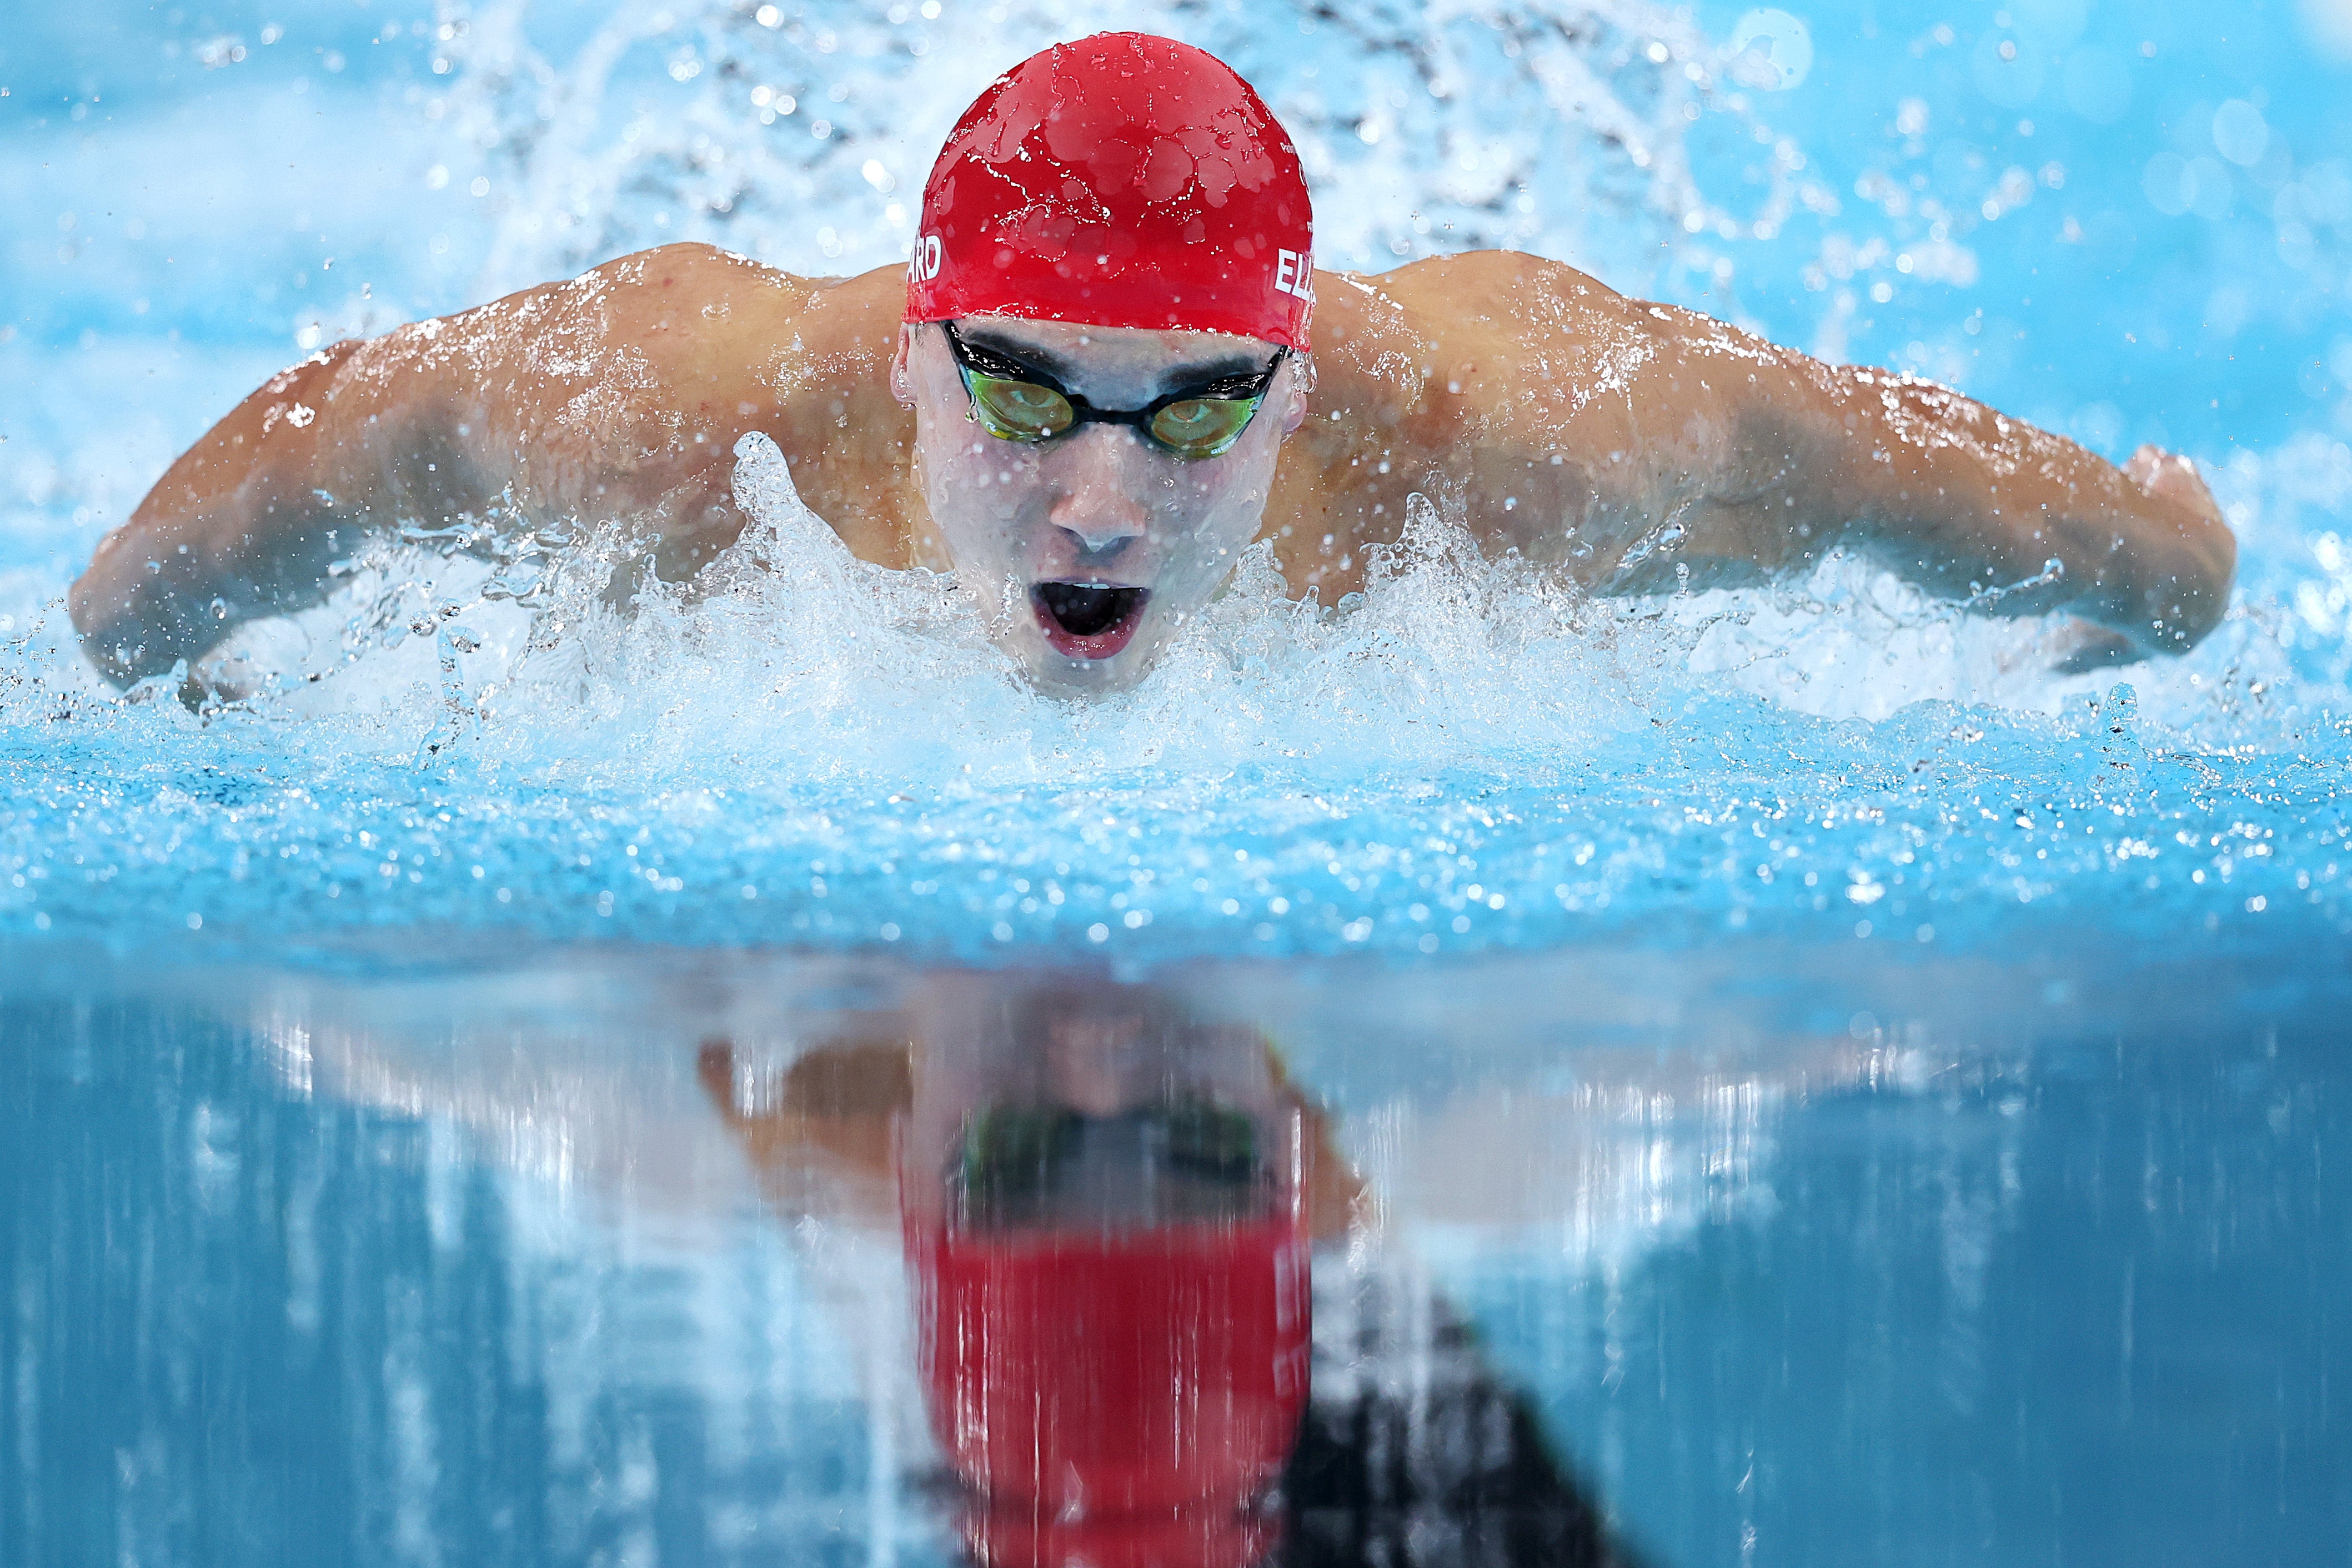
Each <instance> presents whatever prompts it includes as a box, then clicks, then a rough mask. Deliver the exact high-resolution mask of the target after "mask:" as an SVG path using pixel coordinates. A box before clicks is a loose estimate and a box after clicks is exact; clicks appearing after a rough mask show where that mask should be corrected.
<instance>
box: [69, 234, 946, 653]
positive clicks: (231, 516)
mask: <svg viewBox="0 0 2352 1568" xmlns="http://www.w3.org/2000/svg"><path fill="white" fill-rule="evenodd" d="M899 276H900V275H899V273H898V269H896V268H891V269H887V277H886V278H884V279H883V280H882V282H881V283H880V284H878V285H877V283H876V282H875V277H876V275H872V274H869V275H867V277H860V278H856V279H851V280H848V281H846V282H838V283H836V282H834V281H832V280H825V281H823V282H812V281H809V280H804V279H800V278H795V277H789V276H788V275H785V274H782V273H778V272H774V271H772V269H769V268H765V267H758V266H756V264H753V263H751V262H748V261H745V260H743V259H742V258H740V257H735V256H728V255H726V254H725V253H723V252H719V251H717V250H714V249H711V248H710V247H709V246H666V247H664V248H663V249H661V250H657V251H649V252H646V253H643V254H642V255H639V256H629V257H625V258H623V259H622V260H620V261H617V262H613V263H609V264H607V265H606V266H604V267H599V268H597V269H595V270H594V271H593V272H591V273H588V274H586V275H585V276H583V277H579V278H575V279H573V280H572V281H571V282H569V283H563V284H552V285H549V286H546V287H541V288H536V289H530V290H526V291H525V292H523V293H520V294H516V295H511V296H509V297H508V298H504V299H501V300H499V301H497V302H495V303H493V304H490V305H487V306H483V307H481V308H478V309H475V310H469V311H466V312H464V313H462V314H460V315H457V316H452V317H446V318H443V319H437V320H431V321H422V322H417V323H415V324H414V325H411V326H407V327H403V328H400V329H397V330H395V331H393V332H391V333H388V334H386V335H385V336H383V337H381V338H377V339H373V340H368V341H365V342H356V341H354V342H344V343H338V344H336V345H335V346H334V347H332V348H331V349H328V350H323V351H322V352H320V353H318V354H315V355H313V356H312V357H311V358H310V359H309V360H306V361H303V362H302V363H301V364H299V365H296V366H295V367H293V368H292V369H291V370H289V371H284V372H283V373H281V374H279V375H278V376H275V377H272V378H271V379H270V381H269V382H268V383H266V384H265V385H264V386H262V387H261V388H260V389H259V390H258V391H257V392H254V393H253V394H252V395H251V396H250V397H248V398H247V399H246V400H245V402H243V403H241V404H240V405H239V406H238V407H237V408H236V410H235V411H234V412H233V413H230V414H229V416H228V417H227V418H226V419H224V420H222V421H221V422H220V423H219V424H217V425H215V427H214V428H213V429H212V430H211V431H210V432H209V433H207V434H205V437H204V439H203V440H201V441H199V442H198V443H197V444H195V445H194V447H192V448H190V449H189V450H188V451H187V452H186V453H185V454H184V455H182V456H181V457H180V458H179V460H178V461H177V462H175V463H173V465H172V466H171V468H170V469H169V470H168V471H166V473H165V474H164V476H163V479H162V480H161V481H160V482H158V483H157V485H156V486H155V487H154V489H153V490H152V491H151V492H150V493H149V494H148V496H147V497H146V498H145V499H144V500H142V502H141V503H140V505H139V507H138V509H137V510H136V511H134V512H133V513H132V514H131V518H130V520H129V521H128V522H127V523H125V524H124V525H123V526H122V527H121V528H119V529H117V530H116V531H115V532H114V533H112V534H111V535H110V536H108V538H106V539H105V540H103V541H102V542H101V543H100V546H99V549H98V551H97V553H96V555H95V557H94V559H92V560H91V562H90V565H89V570H87V571H85V572H84V573H83V575H82V577H81V579H80V580H79V581H78V582H76V583H75V584H74V587H73V591H72V593H71V596H70V600H69V608H70V611H71V613H72V616H73V620H74V624H75V626H76V628H77V629H78V630H79V632H80V634H81V639H82V643H83V646H84V648H85V650H86V651H87V652H88V653H89V657H90V659H91V661H92V662H93V663H94V664H97V666H98V668H99V669H100V672H101V673H102V674H105V675H106V676H107V678H108V679H109V680H110V681H113V682H114V683H116V684H117V685H129V684H131V682H133V681H137V680H140V679H142V678H143V677H146V676H149V675H154V674H163V673H164V672H166V671H169V670H170V669H172V668H173V665H174V664H176V663H177V662H178V661H180V660H183V659H185V660H188V661H189V662H191V663H194V661H195V660H196V659H198V658H200V657H201V656H203V654H205V653H206V652H208V651H209V650H210V649H212V648H213V647H214V646H215V645H216V644H217V643H219V642H220V641H221V640H222V639H223V638H225V637H226V636H227V635H228V634H229V632H233V631H234V630H236V627H237V626H238V625H240V624H242V623H243V622H247V621H251V620H254V619H257V618H258V617H261V616H266V615H272V614H283V613H287V612H292V611H296V610H300V609H303V608H306V607H308V606H310V605H313V604H316V603H319V602H320V601H323V600H324V599H325V598H326V597H327V595H328V593H329V591H331V588H332V586H333V583H334V573H333V568H334V566H335V563H337V562H338V561H340V560H343V559H349V558H350V557H351V556H352V555H353V554H354V553H355V552H357V551H358V550H359V549H361V548H362V545H363V544H364V543H365V542H366V541H367V540H368V538H370V537H371V536H374V535H379V534H382V533H383V532H386V531H388V530H391V529H394V528H400V527H402V526H404V525H409V524H416V525H422V526H425V527H428V528H437V527H441V526H445V525H446V524H447V523H448V522H451V521H453V520H456V519H457V518H460V517H474V518H478V519H483V520H488V521H494V522H510V523H518V524H522V525H526V526H528V525H532V524H537V523H540V522H542V521H548V520H553V519H557V518H562V517H581V516H586V517H593V518H596V519H602V520H612V519H623V518H625V519H628V520H630V521H633V522H635V523H637V524H639V525H641V526H643V527H645V528H646V529H647V531H648V532H649V534H650V535H651V536H652V538H654V540H655V554H656V565H657V568H658V569H659V570H661V572H662V575H664V576H665V577H672V578H682V577H684V576H686V575H688V574H689V573H690V572H691V571H692V570H694V568H695V567H697V566H698V565H699V564H700V563H701V562H702V561H703V560H705V559H709V556H710V555H711V554H713V553H715V552H716V550H717V549H719V548H720V547H722V546H723V545H724V544H726V543H727V542H728V541H729V540H730V539H731V538H733V537H734V535H735V534H736V532H738V531H740V528H741V524H742V519H741V517H740V514H738V513H737V511H736V510H735V507H734V504H733V499H732V495H731V477H732V473H733V448H734V444H735V441H736V439H737V438H738V437H739V436H740V435H741V434H743V433H744V432H746V431H748V430H753V429H758V430H764V431H766V432H768V433H769V434H772V435H773V436H774V437H775V439H776V440H777V441H778V443H779V444H781V445H782V447H783V448H784V451H785V455H787V457H788V458H790V459H791V460H792V462H793V475H794V478H795V480H796V482H797V483H798V484H799V486H800V488H801V491H802V494H803V497H805V498H807V499H808V500H809V501H810V503H811V505H813V506H815V507H819V508H820V510H821V511H822V512H823V515H824V516H825V517H828V518H829V519H831V520H833V521H834V522H835V525H836V527H840V528H842V529H843V532H844V535H845V538H847V539H848V540H849V542H850V543H851V545H852V548H853V549H866V548H868V545H869V542H870V541H868V540H866V539H865V538H863V537H862V535H864V534H866V533H872V532H875V531H877V529H879V530H882V531H886V532H887V529H888V528H890V527H891V526H892V524H893V519H891V518H889V517H877V516H874V515H870V514H874V513H876V512H877V510H878V509H887V508H877V504H876V503H877V497H881V498H887V497H891V496H895V495H896V494H897V491H896V489H895V488H894V487H892V486H877V485H876V484H874V483H873V482H872V476H873V466H874V465H875V463H876V462H877V461H881V462H887V460H888V459H889V458H890V457H892V456H893V455H896V453H897V450H898V448H897V444H896V443H897V441H898V439H899V437H900V436H901V435H902V434H903V433H901V432H900V431H899V429H898V426H899V423H900V420H899V418H898V415H899V410H898V406H897V404H896V402H894V401H892V400H891V399H890V398H889V395H888V392H887V387H886V386H885V384H884V378H883V376H882V373H881V367H882V366H884V365H886V364H887V353H888V350H889V348H890V346H891V344H892V342H893V340H894V338H895V329H896V327H897V319H896V297H897V289H898V283H897V281H896V280H897V279H898V277H899ZM877 309H878V310H879V311H880V313H881V314H882V315H884V316H887V322H886V323H882V324H880V325H878V326H877V323H876V322H873V321H869V320H868V319H867V318H868V317H870V316H874V315H876V313H877ZM868 340H878V342H869V341H868ZM747 341H748V343H750V344H751V345H762V346H768V347H769V351H768V353H767V354H766V356H765V357H764V358H762V357H761V354H760V353H759V352H758V351H757V349H756V348H754V350H753V351H749V352H747V351H746V350H747ZM866 361H873V362H872V363H870V364H868V363H866ZM822 374H833V375H843V376H845V379H846V381H847V382H848V384H849V385H851V386H852V387H853V388H855V389H856V391H855V392H852V393H850V394H847V397H846V403H845V400H844V398H843V397H841V396H835V397H834V398H832V399H830V400H825V401H822V402H820V401H819V400H818V399H817V398H816V397H814V396H813V395H812V394H811V392H809V390H808V389H809V385H810V383H812V382H814V377H815V376H816V375H822ZM868 403H872V404H875V405H876V406H875V407H873V408H871V409H869V408H867V407H866V404H868ZM849 404H854V405H856V406H848V405H849ZM869 448H871V449H873V450H869ZM827 508H829V509H827Z"/></svg>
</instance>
